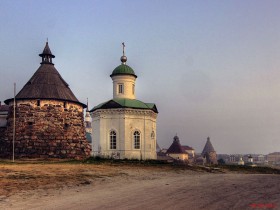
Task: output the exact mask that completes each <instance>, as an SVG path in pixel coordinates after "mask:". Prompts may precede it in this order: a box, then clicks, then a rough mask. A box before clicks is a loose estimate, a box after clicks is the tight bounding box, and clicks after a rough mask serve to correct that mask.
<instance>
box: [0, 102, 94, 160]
mask: <svg viewBox="0 0 280 210" xmlns="http://www.w3.org/2000/svg"><path fill="white" fill-rule="evenodd" d="M10 107H11V111H10V112H9V116H8V122H7V130H6V132H5V134H3V136H2V137H0V139H1V141H2V142H0V157H10V156H11V152H12V150H11V149H10V150H9V149H7V148H11V145H12V139H13V108H12V107H13V104H12V103H11V106H10ZM0 132H1V130H0ZM90 151H91V148H90V145H89V144H88V142H87V141H86V135H85V128H84V122H83V107H82V106H81V105H78V104H75V103H72V102H63V101H57V100H40V101H39V100H22V101H17V106H16V136H15V156H16V157H27V158H76V159H83V158H86V157H88V156H90Z"/></svg>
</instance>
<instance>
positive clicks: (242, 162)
mask: <svg viewBox="0 0 280 210" xmlns="http://www.w3.org/2000/svg"><path fill="white" fill-rule="evenodd" d="M237 164H238V165H242V166H243V165H244V161H243V159H242V157H240V159H239V161H238V163H237Z"/></svg>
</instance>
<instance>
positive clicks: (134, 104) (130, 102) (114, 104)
mask: <svg viewBox="0 0 280 210" xmlns="http://www.w3.org/2000/svg"><path fill="white" fill-rule="evenodd" d="M114 108H132V109H148V110H152V111H154V112H155V113H158V110H157V107H156V105H155V104H153V103H144V102H142V101H139V100H136V99H128V98H114V99H111V100H109V101H106V102H104V103H101V104H99V105H97V106H95V107H93V109H91V110H90V112H93V111H95V110H98V109H114Z"/></svg>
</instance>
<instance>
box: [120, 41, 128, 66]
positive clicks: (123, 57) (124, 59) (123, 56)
mask: <svg viewBox="0 0 280 210" xmlns="http://www.w3.org/2000/svg"><path fill="white" fill-rule="evenodd" d="M122 46H123V55H122V57H121V62H122V64H125V63H126V61H127V57H126V56H125V50H124V48H125V44H124V42H123V43H122Z"/></svg>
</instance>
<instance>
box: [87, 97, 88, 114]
mask: <svg viewBox="0 0 280 210" xmlns="http://www.w3.org/2000/svg"><path fill="white" fill-rule="evenodd" d="M87 112H88V98H87Z"/></svg>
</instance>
